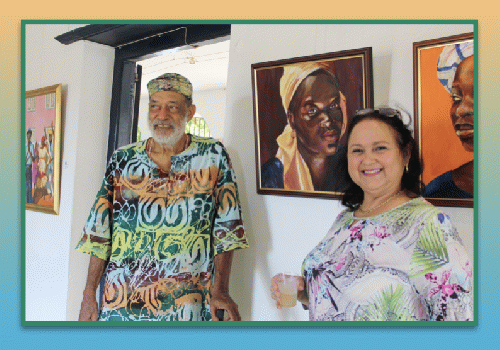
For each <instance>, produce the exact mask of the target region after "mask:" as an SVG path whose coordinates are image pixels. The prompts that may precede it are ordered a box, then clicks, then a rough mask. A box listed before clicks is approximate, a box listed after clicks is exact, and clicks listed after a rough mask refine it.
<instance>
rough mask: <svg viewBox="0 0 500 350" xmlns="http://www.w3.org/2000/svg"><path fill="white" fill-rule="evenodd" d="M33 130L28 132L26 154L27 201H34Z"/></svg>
mask: <svg viewBox="0 0 500 350" xmlns="http://www.w3.org/2000/svg"><path fill="white" fill-rule="evenodd" d="M32 135H33V131H31V129H28V131H27V132H26V156H25V157H24V163H25V165H26V172H25V174H26V179H25V180H26V203H33V162H34V161H35V145H33V142H31V136H32Z"/></svg>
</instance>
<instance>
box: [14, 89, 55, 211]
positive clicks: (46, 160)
mask: <svg viewBox="0 0 500 350" xmlns="http://www.w3.org/2000/svg"><path fill="white" fill-rule="evenodd" d="M61 89H62V85H61V84H58V85H52V86H48V87H44V88H41V89H36V90H30V91H26V94H25V117H26V118H25V120H26V125H25V130H24V135H23V138H24V165H25V191H24V192H25V203H26V209H28V210H33V211H39V212H44V213H48V214H59V191H60V178H61V172H60V152H61Z"/></svg>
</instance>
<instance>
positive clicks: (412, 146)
mask: <svg viewBox="0 0 500 350" xmlns="http://www.w3.org/2000/svg"><path fill="white" fill-rule="evenodd" d="M363 120H378V121H381V122H383V123H385V124H387V125H388V126H390V127H391V128H392V129H393V130H394V131H395V133H396V141H397V143H398V146H399V149H400V151H401V152H402V153H403V154H404V155H406V154H408V152H409V154H410V159H409V162H408V171H406V170H405V171H404V173H403V178H402V179H401V185H402V188H403V189H404V190H406V192H407V193H408V194H410V195H411V194H413V195H417V196H418V195H420V194H421V192H422V188H423V186H422V181H421V179H420V175H421V174H422V170H423V164H422V162H421V161H420V157H419V155H418V151H417V147H416V142H415V139H414V138H413V136H412V134H411V131H410V130H409V129H408V127H407V126H406V125H405V124H404V123H403V121H402V120H401V119H400V118H399V117H398V116H393V117H389V116H386V115H383V114H381V113H380V112H378V111H377V110H374V111H373V112H371V113H367V114H363V115H356V116H354V117H353V118H352V119H351V120H350V122H349V125H348V126H347V131H346V140H347V143H348V142H349V138H350V137H351V134H352V130H353V129H354V127H355V126H356V125H357V124H359V123H360V122H362V121H363ZM341 162H342V163H343V164H344V166H342V167H341V168H342V171H344V172H347V169H348V168H347V146H346V147H344V150H343V153H342V161H341ZM345 175H346V176H345V177H346V179H347V183H348V184H347V189H346V191H345V192H344V195H343V197H342V205H344V206H346V207H347V208H349V209H350V210H352V211H354V210H356V209H358V208H359V206H360V205H361V203H363V198H364V194H363V190H362V189H361V187H359V186H358V185H356V184H355V183H354V182H353V181H352V179H351V177H350V176H349V174H348V173H347V174H345Z"/></svg>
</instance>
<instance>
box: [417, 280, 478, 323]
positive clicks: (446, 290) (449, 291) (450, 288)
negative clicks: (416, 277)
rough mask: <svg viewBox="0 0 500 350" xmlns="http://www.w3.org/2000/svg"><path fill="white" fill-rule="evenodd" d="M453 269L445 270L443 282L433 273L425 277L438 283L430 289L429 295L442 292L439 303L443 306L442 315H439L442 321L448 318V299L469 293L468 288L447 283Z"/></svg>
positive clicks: (438, 318)
mask: <svg viewBox="0 0 500 350" xmlns="http://www.w3.org/2000/svg"><path fill="white" fill-rule="evenodd" d="M450 275H451V270H445V271H443V274H442V275H441V282H438V278H437V276H436V275H434V274H433V273H427V274H426V275H425V278H426V279H428V280H429V281H431V283H436V284H437V286H436V287H433V288H431V289H430V290H429V293H428V297H432V296H433V295H435V294H437V293H439V292H441V298H440V302H439V305H440V307H441V311H442V315H439V316H438V317H437V320H438V321H440V320H441V321H442V320H444V319H445V318H446V310H447V309H448V299H449V298H451V299H457V298H458V293H460V292H462V293H469V291H468V290H465V289H464V288H463V287H462V286H461V285H459V284H456V283H453V284H445V283H446V282H448V279H449V278H450Z"/></svg>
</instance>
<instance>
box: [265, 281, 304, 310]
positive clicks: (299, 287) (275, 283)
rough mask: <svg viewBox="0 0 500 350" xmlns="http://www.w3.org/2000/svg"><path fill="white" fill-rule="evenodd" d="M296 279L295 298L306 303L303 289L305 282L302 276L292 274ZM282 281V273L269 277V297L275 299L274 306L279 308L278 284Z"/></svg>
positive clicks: (279, 293) (279, 294)
mask: <svg viewBox="0 0 500 350" xmlns="http://www.w3.org/2000/svg"><path fill="white" fill-rule="evenodd" d="M293 277H294V278H296V279H298V284H297V300H298V301H300V302H301V303H303V304H304V303H306V304H307V293H306V290H305V282H304V278H303V277H302V276H293ZM282 281H283V274H282V273H280V274H277V275H275V276H274V277H273V278H272V279H271V297H272V298H273V299H274V300H276V307H277V308H278V309H281V308H282V306H281V292H280V290H279V284H280V283H281V282H282Z"/></svg>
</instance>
